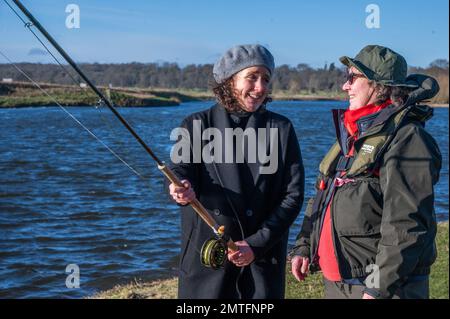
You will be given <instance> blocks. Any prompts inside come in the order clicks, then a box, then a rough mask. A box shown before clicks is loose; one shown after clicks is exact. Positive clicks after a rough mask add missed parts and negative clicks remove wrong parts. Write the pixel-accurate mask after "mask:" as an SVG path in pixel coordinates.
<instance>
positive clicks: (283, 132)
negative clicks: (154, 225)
mask: <svg viewBox="0 0 450 319" xmlns="http://www.w3.org/2000/svg"><path fill="white" fill-rule="evenodd" d="M194 120H200V121H201V128H202V131H203V130H205V129H207V128H217V129H218V130H220V132H222V133H224V132H225V128H232V127H233V125H232V124H233V123H232V122H231V121H233V118H232V117H231V116H230V114H229V113H228V112H227V111H226V109H225V108H224V107H223V106H221V105H220V104H216V105H214V106H213V107H211V108H210V109H207V110H205V111H202V112H198V113H195V114H192V115H190V116H188V117H187V118H186V119H184V121H183V123H182V127H183V128H185V129H186V130H185V132H189V136H190V138H191V140H190V142H191V146H192V145H193V138H192V137H193V136H194V133H195V132H193V130H194V125H193V123H194V122H193V121H194ZM197 123H198V122H197ZM246 127H247V128H249V127H253V128H255V129H256V132H258V130H257V128H262V129H265V130H266V136H267V137H268V136H270V135H269V129H270V128H276V129H277V130H278V147H277V150H278V156H277V162H278V163H277V169H276V170H275V172H274V173H272V174H261V170H260V168H261V166H263V165H266V167H267V166H268V165H269V164H268V163H266V164H261V163H260V161H258V157H257V161H256V163H253V164H252V163H249V164H248V166H247V167H248V171H250V174H244V175H243V174H242V170H241V169H240V166H239V165H242V164H235V163H224V162H225V160H224V161H222V162H221V163H216V162H212V163H205V162H204V161H203V159H202V160H201V163H193V160H192V159H193V158H192V156H191V162H190V163H179V164H172V165H170V166H171V168H172V169H173V171H174V173H175V174H176V175H177V176H178V177H179V178H180V179H188V180H189V181H190V182H191V184H192V186H193V188H194V191H195V193H196V196H197V198H198V199H199V201H200V202H201V203H202V204H203V205H204V207H205V208H206V209H207V210H208V211H209V213H210V214H211V216H212V217H213V218H214V219H215V220H216V222H217V224H218V225H224V226H225V229H226V233H227V234H228V235H229V236H231V239H232V240H233V241H239V240H246V241H247V242H248V243H249V245H250V246H251V248H252V250H253V252H254V254H255V257H256V258H255V260H254V262H253V263H251V264H250V265H249V266H246V267H244V268H238V267H236V266H235V265H234V264H232V263H230V262H228V261H227V262H226V264H225V267H224V268H221V269H219V270H214V269H211V268H207V267H205V266H203V265H202V264H201V262H200V250H201V248H202V245H203V244H204V242H205V241H206V240H208V239H210V238H213V237H214V234H213V231H212V229H211V228H210V227H209V226H208V225H207V224H206V223H205V222H204V221H203V220H202V219H201V218H200V217H199V216H198V215H197V214H196V213H195V212H194V210H193V209H192V208H191V207H190V206H183V207H182V208H181V210H182V213H181V238H182V240H181V257H180V266H179V287H178V288H179V289H178V297H179V298H189V299H190V298H214V299H216V298H229V299H239V298H240V299H254V298H283V297H284V289H285V267H286V255H287V241H288V233H289V227H290V226H291V224H292V223H293V222H294V220H295V219H296V217H297V215H298V213H299V212H300V209H301V206H302V203H303V197H304V169H303V163H302V157H301V152H300V147H299V143H298V140H297V136H296V134H295V131H294V128H293V126H292V124H291V122H290V121H289V120H288V119H287V118H286V117H284V116H281V115H279V114H277V113H274V112H271V111H268V110H266V109H265V107H261V108H260V109H259V110H258V111H256V112H254V113H252V114H251V115H250V117H249V118H248V123H247V126H246ZM224 135H225V134H223V136H224ZM267 140H269V138H267ZM209 142H210V141H208V140H203V141H202V142H201V146H202V149H203V148H204V147H205V146H206V145H207V144H208V143H209ZM272 145H275V144H272ZM206 147H207V146H206ZM222 148H223V150H225V143H223V145H222ZM273 151H274V150H272V152H273ZM266 154H270V153H269V144H268V142H267V143H266ZM223 157H225V154H223ZM249 162H251V161H249ZM244 165H245V164H244ZM248 185H251V187H250V188H249V186H248ZM244 188H245V189H244ZM249 190H250V191H249Z"/></svg>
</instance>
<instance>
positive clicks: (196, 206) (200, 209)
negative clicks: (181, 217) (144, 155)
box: [158, 164, 218, 231]
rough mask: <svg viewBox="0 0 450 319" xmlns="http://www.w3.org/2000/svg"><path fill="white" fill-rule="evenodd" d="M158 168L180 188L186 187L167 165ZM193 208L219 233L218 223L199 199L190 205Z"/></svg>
mask: <svg viewBox="0 0 450 319" xmlns="http://www.w3.org/2000/svg"><path fill="white" fill-rule="evenodd" d="M158 168H159V170H160V171H161V172H163V174H164V175H165V176H166V177H167V179H168V180H169V181H170V182H172V183H173V184H175V185H176V186H178V187H184V185H183V184H182V183H181V181H180V180H179V179H178V177H177V176H176V175H175V174H174V173H173V172H172V170H171V169H170V168H169V167H167V166H166V165H164V164H163V165H158ZM189 204H190V205H191V206H192V208H193V209H194V210H195V211H196V212H197V214H199V215H200V217H201V218H202V219H203V220H204V221H205V222H206V223H207V224H208V225H209V227H211V228H212V229H214V231H217V228H218V227H217V224H216V221H215V220H214V219H213V218H212V217H211V215H210V214H209V213H208V211H207V210H206V208H205V207H203V205H202V203H200V202H199V201H198V199H197V198H194V200H192V201H191V202H190V203H189Z"/></svg>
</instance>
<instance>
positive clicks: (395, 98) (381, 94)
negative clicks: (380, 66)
mask: <svg viewBox="0 0 450 319" xmlns="http://www.w3.org/2000/svg"><path fill="white" fill-rule="evenodd" d="M369 83H370V84H371V85H374V87H375V91H376V92H377V99H376V101H375V104H376V105H379V104H382V103H384V102H385V101H386V100H388V99H390V100H391V101H392V103H393V104H394V105H395V106H399V105H402V104H403V103H405V102H406V100H407V99H408V96H409V93H411V91H412V90H413V89H411V88H408V87H403V86H387V85H383V84H380V83H376V82H374V81H369Z"/></svg>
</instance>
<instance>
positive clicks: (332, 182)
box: [291, 45, 442, 299]
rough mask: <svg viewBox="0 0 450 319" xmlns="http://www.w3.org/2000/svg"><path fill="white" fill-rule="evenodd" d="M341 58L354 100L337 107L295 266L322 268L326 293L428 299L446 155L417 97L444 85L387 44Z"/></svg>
mask: <svg viewBox="0 0 450 319" xmlns="http://www.w3.org/2000/svg"><path fill="white" fill-rule="evenodd" d="M340 60H341V62H342V63H343V64H345V65H346V66H347V67H348V74H347V79H346V81H345V83H344V85H343V87H342V89H343V90H344V91H345V92H346V93H347V94H348V97H349V106H348V109H347V110H333V118H334V123H335V126H336V142H335V144H334V145H333V146H332V147H331V149H330V151H329V152H328V154H327V155H326V156H325V158H324V159H323V160H322V162H321V164H320V167H319V176H318V178H317V184H316V189H317V192H316V195H315V197H314V198H313V199H311V200H310V201H309V202H308V207H307V209H306V213H305V217H304V220H303V225H302V229H301V231H300V233H299V235H298V237H297V242H296V245H295V247H294V249H293V251H292V253H291V254H292V256H293V257H292V273H293V274H294V276H295V277H296V278H297V279H298V280H299V281H301V280H303V279H304V278H305V276H306V275H307V273H308V271H311V272H314V271H317V270H319V269H320V270H321V271H322V274H323V277H324V284H325V297H326V298H337V299H344V298H350V299H360V298H364V299H373V298H428V295H429V293H428V286H429V285H428V276H429V273H430V267H431V265H432V264H433V262H434V261H435V259H436V247H435V242H434V240H435V236H436V218H435V214H434V189H433V188H434V185H435V184H436V183H437V181H438V178H439V171H440V168H441V160H442V159H441V154H440V151H439V147H438V145H437V144H436V142H435V140H434V139H433V137H432V136H431V135H430V134H429V133H428V132H427V131H426V130H425V122H426V121H427V120H428V119H430V118H431V116H432V115H433V110H432V109H431V108H430V107H428V106H426V105H420V104H419V103H420V102H421V101H422V100H425V99H430V98H432V97H433V96H434V95H436V94H437V92H438V91H439V86H438V84H437V82H436V80H435V79H433V78H431V77H428V76H425V75H418V74H415V75H409V76H407V64H406V61H405V59H404V58H403V57H402V56H401V55H400V54H398V53H396V52H395V51H393V50H391V49H389V48H386V47H383V46H379V45H368V46H366V47H364V48H363V49H362V50H361V51H360V52H359V53H358V54H357V55H356V57H355V58H350V57H347V56H344V57H342V58H341V59H340Z"/></svg>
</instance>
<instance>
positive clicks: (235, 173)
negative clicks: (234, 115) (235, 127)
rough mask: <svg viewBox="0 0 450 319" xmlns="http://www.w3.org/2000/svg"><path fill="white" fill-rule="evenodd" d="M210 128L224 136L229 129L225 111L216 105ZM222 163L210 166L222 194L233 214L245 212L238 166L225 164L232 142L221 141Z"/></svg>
mask: <svg viewBox="0 0 450 319" xmlns="http://www.w3.org/2000/svg"><path fill="white" fill-rule="evenodd" d="M209 122H210V123H209V124H210V127H215V128H217V129H219V130H220V132H222V134H223V136H224V134H225V128H231V127H232V126H231V124H230V118H229V115H228V114H227V111H226V109H225V108H224V107H223V106H221V105H219V104H216V106H215V107H213V108H212V109H211V111H210V117H209ZM222 142H223V143H222V163H215V162H213V163H212V164H211V165H212V167H213V170H214V172H215V174H216V176H217V180H218V182H219V183H220V185H221V186H222V189H223V191H224V194H225V196H226V198H227V200H228V202H229V204H230V206H231V208H232V209H233V210H234V212H235V214H239V212H243V211H244V210H245V203H244V202H243V201H242V197H241V196H242V187H241V179H240V176H239V169H238V166H237V165H235V164H234V161H233V163H225V150H227V149H233V150H234V145H232V144H233V141H228V142H229V143H231V145H225V139H224V138H223V139H222Z"/></svg>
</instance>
